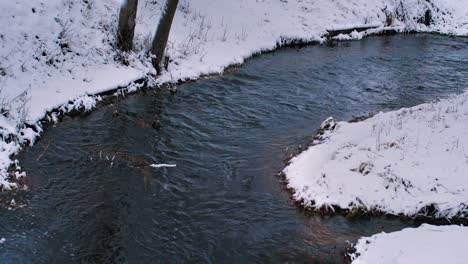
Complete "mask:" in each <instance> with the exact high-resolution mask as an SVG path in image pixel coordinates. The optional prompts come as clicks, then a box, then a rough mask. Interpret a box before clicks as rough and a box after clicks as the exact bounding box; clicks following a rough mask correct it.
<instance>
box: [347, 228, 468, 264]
mask: <svg viewBox="0 0 468 264" xmlns="http://www.w3.org/2000/svg"><path fill="white" fill-rule="evenodd" d="M467 245H468V228H467V227H463V226H456V225H451V226H433V225H427V224H424V225H422V226H420V227H418V228H406V229H403V230H401V231H398V232H393V233H388V234H387V233H380V234H376V235H373V236H371V237H364V238H361V239H359V241H358V242H357V244H356V245H355V246H354V249H355V251H356V252H355V253H353V254H351V256H350V257H351V260H352V264H375V263H379V264H386V263H389V264H392V263H425V264H430V263H434V264H436V263H437V264H438V263H451V264H457V263H460V264H461V263H466V251H465V250H466V247H467Z"/></svg>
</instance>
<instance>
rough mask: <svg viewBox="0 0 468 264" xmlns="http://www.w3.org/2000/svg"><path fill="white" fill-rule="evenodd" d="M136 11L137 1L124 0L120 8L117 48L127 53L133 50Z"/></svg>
mask: <svg viewBox="0 0 468 264" xmlns="http://www.w3.org/2000/svg"><path fill="white" fill-rule="evenodd" d="M137 9H138V0H124V3H123V4H122V7H121V8H120V15H119V32H118V33H117V46H118V47H119V48H120V50H122V51H129V50H131V49H132V48H133V36H134V34H135V19H136V15H137Z"/></svg>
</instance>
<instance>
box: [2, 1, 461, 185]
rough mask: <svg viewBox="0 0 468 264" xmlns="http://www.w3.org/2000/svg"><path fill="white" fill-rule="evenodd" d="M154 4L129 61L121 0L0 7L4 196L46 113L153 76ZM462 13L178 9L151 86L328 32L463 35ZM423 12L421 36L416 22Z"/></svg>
mask: <svg viewBox="0 0 468 264" xmlns="http://www.w3.org/2000/svg"><path fill="white" fill-rule="evenodd" d="M161 3H162V1H151V0H143V1H140V5H139V11H138V17H137V29H136V35H135V52H134V53H131V54H119V52H118V51H116V50H115V48H114V45H113V44H114V42H115V37H114V36H115V28H116V25H117V15H118V9H119V4H120V1H119V0H102V1H87V0H83V1H79V0H49V1H41V0H31V1H26V2H24V1H2V3H0V7H2V10H3V12H2V14H1V15H0V23H1V24H2V25H3V27H2V29H1V30H0V46H1V49H0V58H1V60H0V88H2V89H1V94H0V97H1V99H2V100H1V101H0V106H1V108H2V120H1V124H0V127H1V130H0V131H1V134H2V137H3V140H2V141H1V143H0V144H1V145H2V148H1V150H0V151H1V154H0V155H1V157H0V184H1V186H2V187H1V188H2V189H4V188H6V189H8V188H10V187H15V185H14V184H11V183H9V182H8V181H7V178H8V173H7V169H8V168H9V167H10V165H12V163H13V161H12V160H11V159H10V158H11V157H12V155H13V154H15V153H17V152H18V151H19V150H20V149H21V146H22V145H23V144H24V143H27V142H30V143H31V144H32V143H34V140H35V139H36V138H37V137H38V136H39V134H40V132H41V131H42V128H41V125H40V124H38V123H37V122H38V120H40V119H41V118H43V117H44V116H45V115H46V112H47V111H50V110H52V109H54V108H58V107H62V106H64V107H66V108H67V109H69V108H75V107H84V108H89V107H92V106H94V105H95V102H96V98H93V97H92V96H90V95H94V94H96V93H99V92H103V91H106V90H109V89H113V88H116V87H118V86H122V85H126V84H128V83H129V82H131V81H134V80H136V79H139V78H141V77H143V76H145V75H147V74H148V73H151V72H153V69H152V67H151V65H150V64H149V63H148V61H147V56H146V52H147V50H148V48H149V44H150V41H151V37H152V34H153V33H154V31H155V27H156V25H157V21H158V19H159V15H160V13H161ZM467 6H468V0H462V1H449V0H433V1H431V2H430V3H429V2H427V1H422V0H405V1H395V0H351V1H348V0H346V1H345V0H340V1H333V0H323V1H319V2H317V1H308V0H307V1H299V0H297V1H295V0H294V1H282V0H257V1H253V0H241V1H228V0H219V1H208V0H191V1H188V0H181V1H180V6H179V10H178V12H177V14H176V18H175V20H174V23H175V24H174V26H173V30H172V33H171V36H170V43H169V45H168V51H167V54H168V55H169V57H170V59H171V60H170V62H169V67H168V72H165V73H164V74H163V75H162V76H161V78H160V79H159V80H158V82H159V83H163V82H175V81H177V80H186V79H195V78H198V77H199V76H200V75H202V74H210V73H221V72H222V71H223V70H224V69H225V68H226V67H227V66H229V65H232V64H239V63H242V62H244V60H245V59H246V58H248V57H250V56H251V55H252V54H255V53H258V52H262V51H266V50H273V49H275V48H276V47H277V44H284V43H287V41H291V40H302V41H323V40H324V38H323V36H324V35H325V34H326V32H327V29H339V28H349V27H360V26H370V25H372V26H380V27H382V26H385V25H387V26H389V28H395V29H397V30H406V29H408V30H417V31H422V32H426V31H434V32H440V33H445V34H455V35H467V33H468V24H467V22H468V8H467ZM427 10H430V13H431V14H432V15H431V17H432V23H431V25H430V26H429V27H428V26H425V25H424V23H422V22H423V21H420V19H421V18H422V17H424V15H425V14H426V11H427ZM377 30H378V29H377ZM364 34H365V33H364ZM353 36H354V37H355V38H356V36H357V38H359V36H361V37H362V34H359V35H356V34H354V35H353ZM77 98H78V101H76V102H72V103H69V101H75V100H77ZM51 118H52V119H53V118H54V117H51ZM16 176H17V177H19V176H21V175H20V174H18V175H16Z"/></svg>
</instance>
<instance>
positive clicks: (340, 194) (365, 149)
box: [284, 91, 468, 218]
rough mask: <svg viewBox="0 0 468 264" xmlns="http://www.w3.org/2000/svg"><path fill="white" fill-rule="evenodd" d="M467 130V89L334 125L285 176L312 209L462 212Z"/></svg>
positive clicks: (467, 179)
mask: <svg viewBox="0 0 468 264" xmlns="http://www.w3.org/2000/svg"><path fill="white" fill-rule="evenodd" d="M328 123H331V125H330V126H331V127H333V124H334V123H333V121H331V119H328V120H327V121H326V122H325V124H328ZM467 131H468V91H467V92H465V93H463V94H461V95H456V96H452V97H450V98H448V99H445V100H441V101H439V102H433V103H427V104H422V105H418V106H415V107H411V108H404V109H401V110H398V111H393V112H388V113H379V114H377V115H375V116H374V117H372V118H370V119H367V120H365V121H362V122H358V123H348V122H338V123H336V125H335V126H334V129H331V130H327V131H326V132H325V133H324V134H323V135H322V136H321V138H320V139H319V140H317V142H316V143H317V144H316V145H313V146H311V147H310V148H309V149H308V150H306V151H304V152H303V153H301V154H300V155H298V156H297V157H295V158H293V159H292V160H291V164H290V165H289V166H288V167H286V168H285V169H284V173H285V175H286V177H287V179H288V186H289V187H290V188H292V189H293V190H294V199H296V200H298V201H302V202H303V204H304V206H305V207H310V208H312V209H318V208H331V207H332V206H338V207H340V208H342V209H349V210H353V209H357V208H359V209H364V210H367V211H373V210H376V211H381V212H385V213H389V214H404V215H408V216H416V215H427V216H436V217H447V218H451V217H455V216H461V217H464V216H467V213H468V208H467V205H466V204H467V201H468V133H467ZM427 206H434V209H435V210H436V212H435V215H431V213H430V212H426V211H425V210H424V208H425V207H427Z"/></svg>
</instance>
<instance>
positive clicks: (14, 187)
mask: <svg viewBox="0 0 468 264" xmlns="http://www.w3.org/2000/svg"><path fill="white" fill-rule="evenodd" d="M330 31H333V32H334V34H333V38H329V37H327V35H328V33H326V34H324V35H322V36H320V37H318V38H314V37H311V38H309V39H304V38H285V37H280V39H278V40H277V42H276V44H275V46H274V47H273V48H271V49H265V50H261V51H258V52H254V53H252V54H251V55H250V56H248V57H247V58H245V60H244V61H243V62H242V63H233V64H230V65H227V66H226V67H225V68H224V69H223V71H222V72H220V73H205V74H203V73H202V74H200V75H199V76H198V77H196V78H192V79H178V80H176V81H167V82H158V80H157V79H156V78H155V76H154V75H151V74H147V75H146V76H144V77H142V78H140V79H137V80H135V81H132V82H130V83H129V84H127V85H126V86H117V87H115V88H113V89H109V90H106V91H104V92H100V93H96V94H83V95H81V96H78V97H77V98H75V99H73V100H70V101H68V102H67V103H65V104H62V105H60V106H58V107H55V108H53V109H52V110H50V111H47V112H46V113H44V116H43V117H42V118H41V119H39V120H38V121H37V122H36V123H34V124H27V123H23V124H22V126H23V128H22V129H32V131H33V132H34V133H36V136H35V139H34V142H30V141H26V142H21V143H19V138H17V135H16V137H15V136H13V137H10V138H8V139H6V140H5V139H4V140H5V141H6V142H7V143H9V142H16V144H18V146H17V148H18V150H17V151H16V153H15V154H13V155H11V156H10V159H11V160H12V163H11V164H10V166H9V168H7V172H8V178H6V180H7V182H8V183H9V184H10V186H0V193H5V192H6V193H8V192H16V191H18V190H27V189H28V188H27V185H26V184H25V183H26V182H27V180H25V177H26V176H25V175H26V172H25V171H24V170H22V168H21V166H20V162H19V161H18V160H17V159H16V157H17V156H18V155H19V153H20V152H21V151H22V150H23V149H24V148H25V147H27V146H28V145H29V146H30V147H33V146H34V145H35V143H36V142H37V141H39V140H40V136H41V135H42V134H43V133H45V131H46V130H47V129H48V128H49V127H51V125H53V124H55V123H57V122H60V121H61V120H62V119H63V118H65V117H76V116H80V115H86V114H88V113H89V112H90V111H92V110H94V109H95V108H98V107H102V106H104V105H107V104H111V103H112V102H113V101H114V100H118V99H119V98H122V97H125V96H127V95H132V94H136V93H139V92H142V91H145V90H151V89H165V88H166V89H170V90H171V91H172V92H175V91H176V90H175V89H172V88H173V87H175V86H176V85H180V84H183V83H188V82H193V81H198V80H201V79H206V78H212V77H215V76H222V75H223V74H224V73H228V72H229V71H230V70H232V69H235V68H238V67H240V66H242V65H243V64H245V63H246V62H248V61H250V60H252V59H254V58H256V57H258V56H261V55H265V54H269V53H273V52H276V51H278V50H281V49H287V48H302V47H306V46H312V45H321V44H324V45H333V42H344V41H355V40H361V39H362V38H367V37H372V36H384V35H396V34H435V35H442V36H449V37H468V36H464V35H463V36H458V35H450V34H445V33H440V32H437V31H427V30H423V31H418V30H414V29H408V28H406V27H384V26H381V27H364V28H363V27H355V28H344V29H333V30H329V31H328V32H330ZM340 31H342V32H344V33H347V32H351V33H352V32H359V33H360V34H361V35H360V36H361V37H359V38H353V37H351V36H350V38H347V39H340V38H336V33H337V32H338V33H339V32H340ZM351 33H349V34H346V35H347V36H349V35H351ZM83 97H88V98H91V99H92V100H94V101H95V102H96V104H95V105H93V106H92V107H91V108H92V109H90V108H89V107H86V106H84V105H78V106H77V105H76V104H77V101H79V100H80V99H81V98H83ZM51 117H53V118H51ZM21 133H22V132H21V129H20V131H18V134H21ZM26 179H27V178H26Z"/></svg>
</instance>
